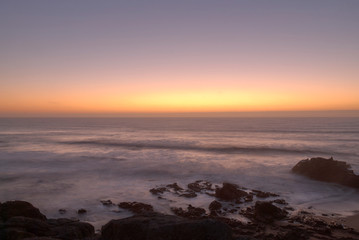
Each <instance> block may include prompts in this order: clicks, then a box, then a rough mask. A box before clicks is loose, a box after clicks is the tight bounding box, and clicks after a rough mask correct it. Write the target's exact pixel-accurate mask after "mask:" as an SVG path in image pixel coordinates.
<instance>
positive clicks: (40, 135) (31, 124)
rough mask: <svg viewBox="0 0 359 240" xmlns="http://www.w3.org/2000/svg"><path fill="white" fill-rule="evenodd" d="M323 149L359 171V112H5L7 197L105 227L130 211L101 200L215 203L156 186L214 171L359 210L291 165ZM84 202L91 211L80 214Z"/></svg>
mask: <svg viewBox="0 0 359 240" xmlns="http://www.w3.org/2000/svg"><path fill="white" fill-rule="evenodd" d="M318 156H320V157H326V158H329V157H333V158H334V159H336V160H341V161H346V162H347V163H349V164H350V165H351V166H352V169H353V170H354V172H355V173H357V174H359V119H358V118H48V119H45V118H32V119H25V118H17V119H16V118H15V119H10V118H7V119H5V118H4V119H0V201H1V202H3V201H8V200H25V201H29V202H31V203H33V205H35V206H37V207H39V208H40V210H41V211H42V212H43V213H45V214H46V215H47V217H49V218H51V217H55V218H57V217H69V218H70V217H79V218H80V219H81V220H84V221H88V222H90V223H92V224H94V225H95V226H96V228H97V229H98V228H100V226H101V225H102V224H104V223H106V222H107V221H108V220H110V219H113V218H122V217H126V216H129V215H130V213H129V212H126V211H121V212H118V211H117V210H118V208H117V207H116V206H113V207H105V206H103V205H102V204H101V202H100V200H108V199H110V200H112V201H113V202H114V203H118V202H121V201H139V202H145V203H149V204H151V205H153V206H154V208H155V210H156V211H159V212H163V213H170V207H172V206H186V205H187V204H192V205H193V206H196V207H204V208H208V204H209V203H210V202H211V201H212V200H213V199H212V198H210V197H209V196H207V195H200V196H198V197H197V198H193V199H186V198H178V197H177V198H176V197H175V196H168V198H169V199H170V201H169V200H159V199H157V197H156V196H154V195H152V194H151V193H150V192H149V189H151V188H153V187H156V186H161V185H166V184H169V183H174V182H176V183H178V184H179V185H180V186H183V187H185V186H186V185H187V184H188V183H190V182H193V181H196V180H207V181H211V182H213V183H217V184H220V183H222V182H231V183H235V184H238V185H240V186H244V187H247V188H250V189H260V190H262V191H270V192H274V193H277V194H280V195H281V197H282V198H284V199H285V200H286V201H288V202H289V203H290V204H291V205H292V206H294V207H295V208H296V209H303V208H308V207H310V208H311V209H314V210H315V211H318V212H322V213H337V214H342V215H348V214H351V213H353V212H354V211H357V210H359V191H358V190H355V189H352V188H348V187H344V186H340V185H337V184H332V183H324V182H318V181H313V180H310V179H307V178H306V177H303V176H298V175H295V174H293V173H291V171H290V170H291V168H292V167H293V166H294V165H295V164H296V163H297V162H298V161H300V160H302V159H306V158H311V157H318ZM60 208H61V209H66V213H65V214H63V215H61V214H60V213H59V212H58V210H59V209H60ZM79 208H85V209H87V211H88V212H87V214H85V215H81V216H78V215H77V213H76V210H77V209H79Z"/></svg>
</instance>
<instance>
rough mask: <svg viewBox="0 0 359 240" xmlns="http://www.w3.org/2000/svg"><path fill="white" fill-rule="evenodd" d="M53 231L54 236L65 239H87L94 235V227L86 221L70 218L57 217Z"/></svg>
mask: <svg viewBox="0 0 359 240" xmlns="http://www.w3.org/2000/svg"><path fill="white" fill-rule="evenodd" d="M51 231H53V232H54V233H55V234H54V237H56V238H60V239H63V240H73V239H85V238H89V237H92V236H94V234H95V229H94V227H93V226H92V225H91V224H89V223H85V222H79V221H72V220H69V219H56V220H54V221H53V222H52V226H51Z"/></svg>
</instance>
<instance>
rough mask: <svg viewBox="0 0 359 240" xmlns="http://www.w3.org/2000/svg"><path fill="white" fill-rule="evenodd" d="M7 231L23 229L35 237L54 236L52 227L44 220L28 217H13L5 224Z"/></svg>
mask: <svg viewBox="0 0 359 240" xmlns="http://www.w3.org/2000/svg"><path fill="white" fill-rule="evenodd" d="M4 227H5V228H7V229H21V230H24V231H26V232H28V233H31V234H34V236H52V235H54V232H52V231H51V227H50V225H49V224H48V223H47V222H46V221H43V220H39V219H35V218H28V217H13V218H10V219H9V220H7V221H6V222H5V224H4Z"/></svg>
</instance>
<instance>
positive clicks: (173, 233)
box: [102, 213, 232, 240]
mask: <svg viewBox="0 0 359 240" xmlns="http://www.w3.org/2000/svg"><path fill="white" fill-rule="evenodd" d="M102 237H103V239H106V240H127V239H131V240H143V239H146V240H188V239H191V240H230V239H232V237H231V229H230V228H229V227H228V226H227V225H226V224H225V223H222V222H219V221H217V220H213V219H205V220H189V219H185V218H181V217H177V216H170V215H163V214H157V213H152V214H145V215H136V216H133V217H129V218H125V219H119V220H111V221H110V222H109V223H107V224H106V225H104V226H103V227H102Z"/></svg>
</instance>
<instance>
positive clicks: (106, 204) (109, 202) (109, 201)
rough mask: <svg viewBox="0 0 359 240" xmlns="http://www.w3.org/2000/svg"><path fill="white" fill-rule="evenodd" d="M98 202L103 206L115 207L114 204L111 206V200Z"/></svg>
mask: <svg viewBox="0 0 359 240" xmlns="http://www.w3.org/2000/svg"><path fill="white" fill-rule="evenodd" d="M100 202H101V203H102V205H104V206H113V205H115V204H113V202H112V201H111V200H101V201H100Z"/></svg>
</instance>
